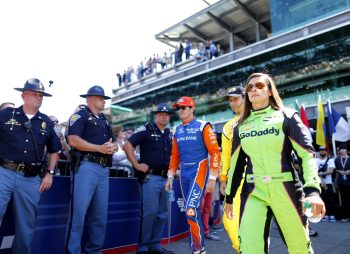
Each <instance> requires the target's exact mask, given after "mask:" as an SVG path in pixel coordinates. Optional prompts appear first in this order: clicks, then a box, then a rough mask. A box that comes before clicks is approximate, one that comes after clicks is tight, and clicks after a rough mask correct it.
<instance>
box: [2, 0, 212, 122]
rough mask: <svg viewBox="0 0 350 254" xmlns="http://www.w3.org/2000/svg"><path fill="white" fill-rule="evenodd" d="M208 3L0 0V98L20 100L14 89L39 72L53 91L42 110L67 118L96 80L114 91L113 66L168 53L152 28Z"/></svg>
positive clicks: (180, 0) (163, 26)
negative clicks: (155, 36) (154, 54)
mask: <svg viewBox="0 0 350 254" xmlns="http://www.w3.org/2000/svg"><path fill="white" fill-rule="evenodd" d="M205 7H207V5H206V4H205V3H204V2H203V1H202V0H174V1H171V0H149V1H145V0H95V1H93V0H56V1H53V0H30V1H28V0H21V1H20V0H11V1H0V75H1V76H0V89H1V93H0V103H1V102H4V101H12V102H14V103H15V104H16V106H20V105H21V104H22V100H21V97H20V92H18V91H15V90H14V89H13V88H14V87H23V85H24V83H25V81H26V80H27V79H29V78H39V79H40V80H42V81H43V83H44V86H45V88H46V91H47V92H48V93H51V94H52V95H53V97H51V98H44V102H43V106H42V107H41V109H40V110H41V111H42V112H43V113H45V114H47V115H56V116H57V117H58V119H59V121H66V120H67V119H68V118H69V115H70V114H71V113H72V111H73V110H74V109H75V108H76V106H77V105H78V104H80V103H84V102H85V100H84V99H83V98H80V97H79V95H80V94H84V93H86V92H87V90H88V88H89V87H91V86H92V85H101V86H102V87H103V88H104V89H105V93H106V94H107V95H109V96H111V95H112V88H113V87H115V86H117V79H116V75H115V74H116V73H117V72H122V71H123V70H124V69H126V68H127V67H128V66H130V65H132V66H134V67H136V66H137V64H138V63H139V62H140V61H141V60H142V59H143V58H144V57H147V58H148V57H149V56H151V55H152V54H153V53H159V54H162V53H163V52H164V51H168V49H169V46H167V45H165V44H162V43H160V42H158V41H156V40H155V38H154V35H155V34H157V33H159V32H161V31H163V30H165V29H166V28H168V27H170V26H171V25H174V24H176V23H177V22H180V21H181V20H183V19H185V18H187V17H189V16H191V15H192V14H194V13H196V12H198V11H200V10H202V9H204V8H205ZM49 80H53V81H54V84H53V85H52V86H51V87H48V81H49Z"/></svg>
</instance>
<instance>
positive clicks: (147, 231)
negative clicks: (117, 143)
mask: <svg viewBox="0 0 350 254" xmlns="http://www.w3.org/2000/svg"><path fill="white" fill-rule="evenodd" d="M153 113H154V114H155V116H154V123H147V124H145V125H143V126H141V127H140V128H138V129H137V130H136V132H135V133H134V134H133V135H132V136H131V137H130V138H129V139H128V141H127V142H126V143H125V145H124V150H125V153H126V155H127V157H128V159H129V161H130V162H131V164H132V166H133V168H134V169H135V170H136V171H135V173H137V174H138V175H141V177H139V179H140V186H141V197H142V208H141V209H142V212H141V229H140V238H139V242H138V248H137V253H139V254H144V253H168V254H171V253H173V252H172V251H167V250H165V249H162V248H161V245H160V241H161V239H162V233H163V226H164V224H165V223H166V219H167V215H168V211H167V192H166V191H165V188H164V186H165V182H166V177H167V173H168V167H169V161H170V153H171V143H172V139H171V133H170V130H169V128H166V126H167V125H168V123H169V121H170V109H169V108H168V107H167V105H166V104H164V103H162V104H159V105H158V106H157V109H156V110H155V111H153ZM136 146H140V160H139V161H138V160H137V159H136V157H135V154H134V148H135V147H136Z"/></svg>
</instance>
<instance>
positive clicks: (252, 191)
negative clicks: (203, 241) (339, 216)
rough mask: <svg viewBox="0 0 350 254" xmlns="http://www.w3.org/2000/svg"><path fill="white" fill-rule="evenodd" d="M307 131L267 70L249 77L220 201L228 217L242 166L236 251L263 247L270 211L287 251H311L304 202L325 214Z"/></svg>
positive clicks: (261, 250) (255, 252)
mask: <svg viewBox="0 0 350 254" xmlns="http://www.w3.org/2000/svg"><path fill="white" fill-rule="evenodd" d="M307 131H308V130H307V129H306V127H305V126H304V125H303V123H302V122H301V120H300V118H299V116H298V115H297V113H296V112H295V111H292V110H290V109H286V108H284V106H283V104H282V101H281V98H280V96H279V94H278V92H277V89H276V85H275V83H274V81H273V79H272V78H271V77H270V76H269V75H267V74H264V73H254V74H252V75H250V76H249V77H248V80H247V83H246V97H245V107H244V112H243V115H242V118H241V119H240V121H239V123H238V125H237V126H235V128H234V131H233V132H234V134H233V135H234V138H233V144H232V158H231V164H230V169H229V173H228V184H227V188H226V195H227V196H226V205H225V213H226V215H227V217H228V218H233V216H234V214H233V205H234V204H232V203H233V198H234V197H235V195H236V191H237V189H238V187H239V184H240V182H241V179H242V175H243V171H244V169H245V166H246V175H245V181H244V184H243V189H242V192H241V209H240V211H241V218H240V225H239V240H240V246H241V253H243V254H250V253H252V254H259V253H268V251H269V249H268V248H269V231H270V225H271V219H272V217H273V216H274V217H275V218H276V222H277V224H278V226H279V227H280V229H281V232H282V234H283V238H284V241H285V243H286V244H287V247H288V251H289V253H303V254H304V253H305V254H306V253H313V250H312V247H311V243H310V239H309V236H308V224H307V218H306V216H305V215H304V214H303V212H304V207H303V203H304V201H306V200H307V201H309V202H310V203H311V205H312V211H313V212H314V214H313V216H314V217H317V216H319V215H321V216H324V213H325V206H324V203H323V201H322V199H321V198H320V196H319V194H320V184H319V177H318V174H317V166H316V161H315V158H314V149H313V147H312V140H310V139H309V138H308V135H307V134H306V132H307ZM292 151H294V152H295V154H296V155H297V156H298V158H300V160H301V161H302V170H303V172H302V174H303V177H304V180H305V184H304V185H302V184H301V182H300V180H299V178H298V174H297V173H296V171H295V169H294V168H293V166H292V155H291V152H292Z"/></svg>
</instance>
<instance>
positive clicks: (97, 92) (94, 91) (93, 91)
mask: <svg viewBox="0 0 350 254" xmlns="http://www.w3.org/2000/svg"><path fill="white" fill-rule="evenodd" d="M89 96H102V97H103V99H105V100H109V99H110V98H111V97H108V96H106V95H105V91H104V90H103V88H102V87H100V86H93V87H90V88H89V90H88V91H87V93H86V94H82V95H80V97H83V98H86V97H89Z"/></svg>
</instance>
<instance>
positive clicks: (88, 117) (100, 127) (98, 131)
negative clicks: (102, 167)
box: [68, 106, 115, 156]
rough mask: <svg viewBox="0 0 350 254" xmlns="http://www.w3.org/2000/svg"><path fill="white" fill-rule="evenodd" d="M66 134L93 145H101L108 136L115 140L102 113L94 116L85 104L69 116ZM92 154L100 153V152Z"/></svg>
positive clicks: (98, 154) (99, 154)
mask: <svg viewBox="0 0 350 254" xmlns="http://www.w3.org/2000/svg"><path fill="white" fill-rule="evenodd" d="M68 135H76V136H79V137H81V138H82V139H84V140H85V141H87V142H89V143H91V144H95V145H102V144H104V143H106V142H107V141H108V140H109V139H110V138H112V141H113V142H114V141H115V137H114V135H113V133H112V129H111V127H110V125H109V123H108V121H107V120H106V119H105V117H104V116H103V114H99V117H96V116H95V115H94V113H92V111H91V110H90V109H89V108H88V107H87V106H85V107H83V108H81V109H80V110H79V111H78V112H77V113H75V114H73V115H72V116H71V117H70V118H69V127H68ZM94 154H95V155H97V156H101V155H102V154H101V153H94Z"/></svg>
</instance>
